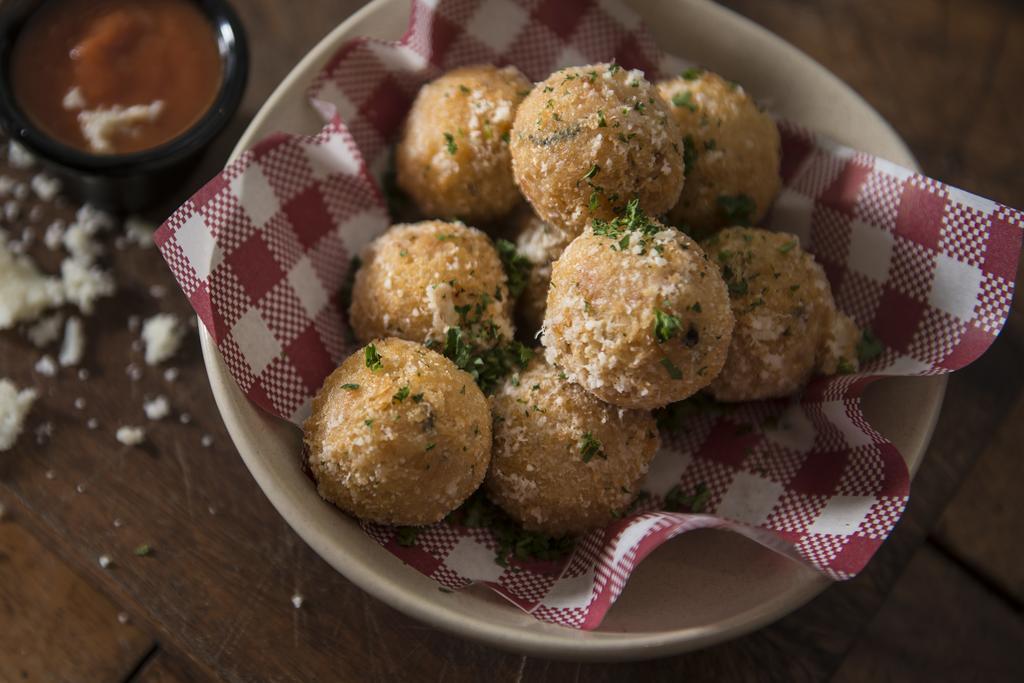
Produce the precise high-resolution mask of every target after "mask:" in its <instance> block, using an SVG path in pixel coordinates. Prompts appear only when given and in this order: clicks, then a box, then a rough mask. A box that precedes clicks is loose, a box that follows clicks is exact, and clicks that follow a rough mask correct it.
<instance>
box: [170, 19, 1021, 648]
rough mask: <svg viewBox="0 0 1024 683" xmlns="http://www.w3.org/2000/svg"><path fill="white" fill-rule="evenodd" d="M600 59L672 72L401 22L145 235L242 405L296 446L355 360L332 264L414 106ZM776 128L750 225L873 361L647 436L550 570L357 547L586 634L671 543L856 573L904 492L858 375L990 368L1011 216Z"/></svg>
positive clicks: (352, 233)
mask: <svg viewBox="0 0 1024 683" xmlns="http://www.w3.org/2000/svg"><path fill="white" fill-rule="evenodd" d="M612 57H615V58H616V59H617V60H618V61H619V62H620V63H622V64H624V65H625V66H627V67H636V68H641V69H644V70H645V71H646V72H647V73H648V75H649V76H650V77H656V76H657V75H658V73H659V71H664V69H659V68H658V67H659V66H662V67H665V66H669V65H672V64H673V61H672V59H671V58H669V57H666V56H663V55H661V54H660V53H659V52H658V50H657V49H656V47H655V45H654V44H653V42H652V40H651V38H650V36H649V35H648V33H647V32H646V31H645V29H644V28H643V26H641V23H640V21H639V19H638V18H637V17H636V16H635V15H634V14H633V12H632V11H631V10H629V9H627V8H626V7H625V6H624V5H621V4H619V3H618V2H616V1H614V0H601V1H600V2H597V1H594V0H434V1H432V2H431V1H427V0H414V2H413V9H412V17H411V20H410V27H409V31H408V32H407V34H406V35H405V37H404V38H403V39H402V40H401V41H399V42H397V43H386V42H380V41H375V40H369V39H356V40H354V41H352V42H350V43H348V44H347V45H345V46H344V47H343V48H341V49H340V50H339V51H338V53H337V54H336V55H335V56H334V58H333V59H332V60H331V61H330V62H329V63H328V64H327V66H326V67H325V69H324V70H323V72H322V73H321V74H320V76H319V78H318V79H317V80H316V81H315V83H314V84H313V85H312V87H311V89H310V93H309V95H310V99H311V101H312V102H313V104H314V106H315V107H317V109H318V110H319V111H320V112H321V113H322V114H323V115H324V117H325V119H326V120H328V121H329V123H328V124H327V126H326V127H325V128H324V129H323V131H322V132H321V133H320V134H318V135H317V136H315V137H298V136H289V135H275V136H272V137H270V138H268V139H266V140H263V141H261V142H260V143H258V144H257V145H255V146H254V147H253V148H252V149H251V150H249V151H247V152H246V153H245V154H243V155H242V156H241V158H239V159H238V160H236V161H235V162H234V163H232V164H231V165H230V166H228V167H227V168H226V169H225V170H224V171H223V173H221V174H220V175H219V176H218V177H216V178H214V179H213V180H212V181H210V183H208V184H207V185H206V186H205V187H204V188H203V189H202V190H201V191H199V192H198V193H197V194H196V195H195V196H194V197H192V198H191V199H190V200H189V201H188V202H186V203H185V204H184V205H183V206H182V207H181V208H180V209H179V210H178V211H177V212H175V214H174V215H173V216H172V217H171V218H170V219H169V220H168V221H167V222H166V223H165V224H164V225H163V226H162V227H161V229H160V230H159V232H158V233H157V242H158V244H159V246H160V249H161V251H162V253H163V255H164V257H165V259H166V260H167V263H168V264H169V265H170V267H171V270H172V271H173V272H174V275H175V277H176V278H177V279H178V282H179V284H180V285H181V288H182V290H183V291H184V292H185V294H186V295H187V296H188V298H189V300H190V301H191V302H192V305H193V307H194V308H195V310H196V313H197V314H198V315H199V317H200V319H201V320H202V321H203V323H204V324H205V325H206V328H207V329H208V330H209V332H210V334H211V335H212V336H213V338H214V339H215V340H216V343H217V345H218V347H219V348H220V351H221V353H222V354H223V357H224V359H225V361H226V363H227V365H228V367H229V368H230V370H231V373H232V375H233V376H234V377H235V379H236V381H237V382H238V384H239V386H240V387H241V388H242V390H243V391H244V392H245V393H246V394H247V395H248V396H249V398H250V399H252V400H253V401H254V402H255V403H257V404H258V405H260V406H261V407H262V408H264V409H265V410H267V411H269V412H270V413H272V414H274V415H277V416H281V417H283V418H286V419H289V420H291V421H292V422H295V423H299V422H300V421H301V420H302V419H303V418H304V417H305V415H306V414H307V413H308V410H309V404H310V401H311V399H312V397H313V395H314V393H315V392H316V390H317V388H318V387H319V386H320V384H321V382H322V381H323V379H324V377H325V376H326V375H327V374H328V373H329V372H330V371H331V370H332V369H333V368H334V367H335V366H336V365H337V364H338V363H339V362H340V361H341V360H342V359H343V358H344V357H345V356H346V355H347V353H348V352H349V351H351V349H347V348H346V346H345V341H344V340H345V339H346V338H347V335H346V332H347V330H346V324H347V323H346V321H345V318H344V316H343V312H342V310H341V306H340V304H339V296H340V291H341V289H342V284H343V282H344V280H345V277H346V271H347V268H348V264H349V262H350V255H351V254H355V253H358V252H359V250H360V249H361V248H362V247H363V246H364V245H365V244H366V243H367V242H368V241H369V240H371V239H372V238H373V237H375V236H376V235H378V234H379V233H381V232H382V231H383V230H385V229H386V228H387V226H388V225H389V219H388V215H387V212H386V210H385V208H384V202H383V201H382V197H381V194H380V192H379V190H378V180H379V177H380V175H381V173H382V172H383V171H384V169H385V167H386V164H387V161H386V159H387V155H388V146H389V145H390V144H391V143H392V142H393V141H394V139H395V136H396V133H397V131H398V129H399V127H400V125H401V122H402V118H403V116H404V115H405V113H406V112H407V111H408V108H409V105H410V103H411V102H412V99H413V97H414V96H415V94H416V91H417V89H418V88H419V86H420V85H421V84H422V83H424V82H425V81H427V80H429V79H431V78H433V77H435V76H437V75H438V74H440V73H441V72H442V71H444V70H446V69H449V68H451V67H454V66H457V65H460V64H466V63H473V62H494V63H511V64H515V65H517V66H519V67H520V68H521V69H522V70H523V71H524V72H525V73H526V74H527V75H528V76H530V77H531V78H533V79H536V80H539V79H542V78H544V77H546V76H547V75H548V73H550V72H551V71H553V70H555V69H556V68H559V67H562V66H566V65H571V64H582V63H587V62H595V61H601V60H607V59H610V58H612ZM342 122H344V123H342ZM780 128H781V130H782V134H783V169H782V170H783V177H784V189H783V191H782V194H781V196H780V197H779V199H778V202H777V203H776V206H775V207H774V209H773V211H772V213H771V216H770V218H769V221H768V222H769V224H770V225H771V226H773V227H776V228H779V229H783V230H786V231H789V232H795V233H797V234H799V235H800V237H801V241H802V244H804V245H805V246H808V247H809V248H810V250H811V251H812V252H813V253H814V254H815V255H816V257H817V258H818V260H819V261H820V262H821V263H822V265H823V266H824V267H825V270H826V272H827V274H828V276H829V279H830V280H831V282H832V287H833V291H834V293H835V298H836V301H837V303H838V304H839V306H840V307H841V308H842V309H843V310H845V311H846V312H848V313H849V314H850V315H852V316H853V317H854V319H855V320H856V321H857V323H858V324H859V325H861V326H862V327H866V328H870V329H872V330H874V332H875V333H876V334H877V336H878V337H879V338H880V339H881V340H882V341H883V342H884V343H885V345H886V347H887V348H886V351H885V353H884V354H883V356H882V357H880V358H878V359H877V360H875V361H873V362H872V363H871V364H870V367H868V368H867V369H866V371H865V372H864V373H862V374H859V375H851V376H841V377H835V378H830V379H819V380H817V381H815V382H813V383H812V384H811V385H810V386H809V387H807V389H806V390H805V391H804V393H803V395H802V396H800V397H798V398H797V399H794V400H792V401H769V402H760V403H751V404H745V405H740V406H738V407H736V408H735V409H733V410H731V411H730V412H727V413H723V414H719V415H702V416H697V417H693V418H690V419H689V421H688V422H687V423H686V424H685V429H680V430H677V431H674V432H670V433H669V432H667V433H665V434H663V439H662V440H663V447H662V452H661V453H659V455H658V457H657V458H656V459H655V461H654V463H653V464H652V468H651V472H650V474H649V476H648V478H647V481H646V482H645V484H644V486H643V488H644V489H645V490H647V491H650V492H651V494H652V496H651V497H650V498H649V499H648V500H647V503H646V504H645V505H644V506H641V507H640V508H639V509H638V510H637V512H636V513H635V514H634V515H632V516H631V517H628V518H626V519H623V520H621V521H619V522H617V523H615V524H613V525H612V526H610V527H608V528H607V529H604V530H600V531H595V532H592V533H590V534H589V535H587V536H585V537H584V538H582V539H580V541H579V542H578V544H577V547H576V549H575V551H574V552H573V554H572V555H571V557H569V558H568V559H567V560H564V561H561V562H517V561H513V562H512V563H511V566H509V567H501V566H499V565H497V564H495V562H494V561H493V558H494V549H495V548H496V547H497V544H496V542H495V539H494V538H493V537H492V536H491V534H490V532H488V531H486V530H480V529H467V528H462V527H458V526H455V525H451V524H439V525H436V526H434V527H431V528H429V529H427V530H425V531H424V532H423V533H421V534H420V535H419V537H418V538H417V540H416V543H415V545H414V546H412V547H403V546H400V545H399V544H398V542H397V540H396V538H395V533H394V530H393V529H391V528H388V527H383V526H376V525H364V527H365V529H366V532H367V533H369V534H370V535H371V536H372V537H373V538H375V539H376V540H377V541H378V542H380V543H381V544H382V545H384V546H385V547H386V548H387V549H388V550H389V551H391V552H392V553H393V554H395V555H396V556H397V557H398V558H400V559H401V560H403V561H404V562H406V563H407V564H409V565H411V566H412V567H414V568H415V569H417V570H418V571H420V572H422V573H424V574H426V575H428V576H431V577H433V578H435V579H436V580H437V581H438V582H439V583H440V584H441V585H443V586H446V587H449V588H453V589H454V588H460V587H462V586H465V585H467V584H468V583H470V582H474V581H480V582H485V583H486V584H487V585H489V586H490V587H491V588H493V589H494V590H495V591H497V592H498V593H500V594H501V595H503V596H504V597H506V598H507V599H508V600H509V601H511V602H512V603H513V604H515V605H517V606H519V607H520V608H522V609H523V610H526V611H528V612H529V613H531V614H533V615H534V616H536V617H537V618H538V619H542V620H544V621H549V622H553V623H557V624H563V625H566V626H571V627H576V628H584V629H589V628H595V627H596V626H597V625H598V624H599V623H600V622H601V620H602V618H603V616H604V614H605V613H606V611H607V610H608V608H609V607H610V606H611V604H612V603H613V602H614V601H615V599H616V597H617V596H618V595H619V593H620V592H621V591H622V589H623V586H624V585H625V582H626V579H627V577H628V576H629V574H630V573H631V571H632V570H633V569H634V568H635V567H636V565H637V564H638V563H639V562H640V561H641V560H642V559H643V558H644V557H645V556H646V555H647V554H648V553H649V552H650V551H651V550H653V549H654V548H655V547H657V546H658V545H660V544H661V543H663V542H664V541H666V540H668V539H669V538H672V537H673V536H676V535H678V534H680V533H683V532H685V531H689V530H691V529H696V528H701V527H721V528H727V529H731V530H733V531H735V532H738V533H741V534H744V535H746V536H748V537H750V538H753V539H755V540H756V541H758V542H760V543H762V544H763V545H765V546H766V547H768V548H771V549H773V550H775V551H777V552H780V553H784V554H786V555H788V556H790V557H792V558H795V559H797V560H799V561H802V562H805V563H807V564H809V565H811V566H813V567H815V568H817V569H818V570H820V571H821V572H823V573H825V574H826V575H828V576H829V577H831V578H833V579H845V578H848V577H851V576H853V575H855V574H856V573H857V572H859V571H860V570H861V569H862V568H863V567H864V565H865V564H866V563H867V562H868V560H869V559H870V558H871V556H872V554H873V553H874V552H875V550H876V549H877V548H878V546H879V545H880V544H881V542H882V541H883V540H884V539H885V538H886V536H887V535H888V534H889V533H890V531H891V530H892V528H893V526H894V525H895V524H896V522H897V520H898V519H899V517H900V514H901V513H902V511H903V509H904V507H905V505H906V502H907V496H908V492H909V478H908V473H907V469H906V466H905V464H904V461H903V459H902V458H901V456H900V454H899V453H898V452H897V451H896V449H895V447H894V446H893V445H892V444H891V443H889V442H887V441H886V440H885V439H884V438H883V437H882V436H881V435H880V434H879V433H878V432H877V431H875V430H874V429H872V427H871V426H870V425H869V424H868V423H867V420H866V419H865V417H864V415H863V413H862V412H861V409H860V396H861V394H862V393H863V391H864V389H865V388H866V387H867V386H868V385H869V384H870V383H871V382H872V380H873V379H874V378H876V377H878V376H881V375H925V374H937V373H943V372H949V371H951V370H955V369H957V368H960V367H963V366H965V365H967V364H968V363H970V362H971V361H973V360H974V359H975V358H977V357H978V356H979V355H980V354H981V353H982V352H984V351H985V349H986V348H988V346H989V344H990V343H991V342H992V340H993V339H994V338H995V336H996V335H997V334H998V333H999V330H1000V329H1001V327H1002V325H1003V323H1004V322H1005V320H1006V317H1007V315H1008V313H1009V308H1010V301H1011V297H1012V294H1013V288H1014V275H1015V273H1016V266H1017V258H1018V254H1019V251H1020V245H1021V225H1022V220H1021V219H1022V215H1021V213H1020V212H1018V211H1016V210H1013V209H1010V208H1007V207H1005V206H1001V205H999V204H997V203H995V202H991V201H988V200H986V199H982V198H980V197H976V196H973V195H970V194H967V193H965V192H963V191H961V190H957V189H955V188H951V187H948V186H946V185H943V184H942V183H940V182H938V181H936V180H932V179H930V178H926V177H923V176H921V175H918V174H916V173H913V172H911V171H908V170H906V169H903V168H899V167H897V166H894V165H893V164H891V163H888V162H885V161H882V160H880V159H875V158H873V157H871V156H868V155H866V154H862V153H859V152H856V151H853V150H851V149H848V148H845V147H841V146H839V145H836V144H835V143H833V142H830V141H828V140H825V139H822V138H819V137H816V136H815V135H813V134H811V133H809V132H807V131H805V130H802V129H800V128H798V127H796V126H793V125H790V124H786V123H783V124H781V125H780ZM282 457H287V454H283V455H282ZM699 483H704V484H705V485H706V486H708V488H709V489H710V492H711V498H710V501H709V503H708V506H707V511H708V513H707V514H700V515H691V514H682V513H669V512H663V511H659V507H660V506H661V503H662V500H663V496H664V494H665V493H666V492H667V491H668V490H669V489H670V488H671V487H672V486H673V485H676V484H679V485H680V486H681V487H682V488H683V490H691V489H693V488H694V487H696V486H697V485H698V484H699Z"/></svg>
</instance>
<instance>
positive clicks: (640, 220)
mask: <svg viewBox="0 0 1024 683" xmlns="http://www.w3.org/2000/svg"><path fill="white" fill-rule="evenodd" d="M591 226H592V228H593V230H594V234H595V235H597V236H598V237H607V238H609V239H612V240H615V242H616V244H615V245H612V248H615V246H618V248H619V249H620V250H625V249H626V248H628V247H629V245H630V240H629V239H628V237H629V233H640V236H639V239H638V240H637V244H639V245H640V253H641V254H642V253H645V251H646V247H647V238H650V237H654V236H655V235H656V234H658V233H659V232H661V231H662V230H664V229H665V228H664V227H663V226H661V225H659V224H658V223H656V222H654V221H652V220H651V219H649V218H648V217H647V216H646V215H645V214H644V212H643V209H641V208H640V200H639V199H637V198H633V199H631V200H629V203H628V204H627V205H626V210H625V212H624V213H623V214H622V215H620V216H617V217H616V218H615V219H613V220H611V221H603V220H601V219H599V218H595V219H594V221H593V223H592V224H591Z"/></svg>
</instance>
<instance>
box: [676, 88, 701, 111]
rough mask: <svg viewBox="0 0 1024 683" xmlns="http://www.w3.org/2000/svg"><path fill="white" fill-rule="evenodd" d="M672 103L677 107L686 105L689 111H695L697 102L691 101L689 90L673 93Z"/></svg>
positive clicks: (691, 94)
mask: <svg viewBox="0 0 1024 683" xmlns="http://www.w3.org/2000/svg"><path fill="white" fill-rule="evenodd" d="M672 104H674V105H675V106H677V107H686V108H687V109H689V110H690V111H697V103H696V102H694V101H693V93H692V92H690V91H689V90H684V91H682V92H677V93H676V94H675V95H673V96H672Z"/></svg>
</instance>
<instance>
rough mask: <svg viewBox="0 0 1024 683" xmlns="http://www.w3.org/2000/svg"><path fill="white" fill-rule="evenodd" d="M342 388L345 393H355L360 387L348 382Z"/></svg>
mask: <svg viewBox="0 0 1024 683" xmlns="http://www.w3.org/2000/svg"><path fill="white" fill-rule="evenodd" d="M341 388H342V389H344V390H345V391H355V390H356V389H358V388H359V385H358V384H354V383H353V382H346V383H345V384H342V385H341Z"/></svg>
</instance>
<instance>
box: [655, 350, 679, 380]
mask: <svg viewBox="0 0 1024 683" xmlns="http://www.w3.org/2000/svg"><path fill="white" fill-rule="evenodd" d="M660 362H661V364H662V366H664V368H665V370H666V372H668V376H669V377H671V378H672V379H682V378H683V371H682V370H680V369H679V368H677V367H676V365H675V363H673V362H672V359H670V358H669V357H668V356H665V357H664V358H662V359H661V361H660Z"/></svg>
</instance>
